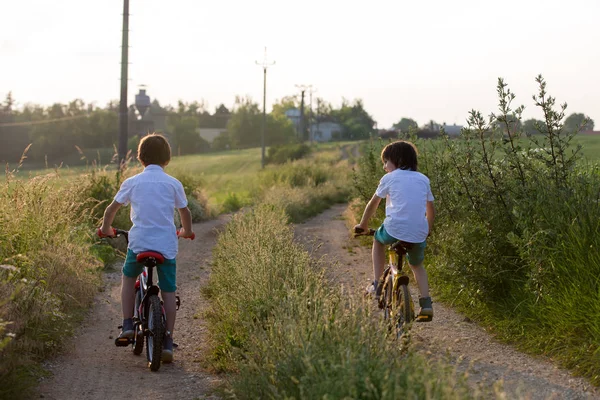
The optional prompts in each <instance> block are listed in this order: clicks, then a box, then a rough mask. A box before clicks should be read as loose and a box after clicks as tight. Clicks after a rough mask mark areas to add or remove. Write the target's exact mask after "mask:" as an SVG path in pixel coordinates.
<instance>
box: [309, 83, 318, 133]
mask: <svg viewBox="0 0 600 400" xmlns="http://www.w3.org/2000/svg"><path fill="white" fill-rule="evenodd" d="M316 92H317V89H313V87H312V85H311V86H310V89H309V92H308V93H309V96H310V97H309V98H310V100H309V102H310V103H309V104H310V114H309V117H308V139H309V141H310V144H312V142H313V108H312V95H313V93H316Z"/></svg>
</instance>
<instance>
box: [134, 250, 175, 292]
mask: <svg viewBox="0 0 600 400" xmlns="http://www.w3.org/2000/svg"><path fill="white" fill-rule="evenodd" d="M136 257H137V254H136V253H134V252H133V251H131V249H127V257H126V258H125V264H123V275H125V276H127V277H129V278H137V276H138V275H139V274H141V273H142V271H143V269H144V264H140V263H139V262H137V260H136ZM156 270H157V272H158V287H159V288H160V290H162V291H163V292H174V291H176V290H177V274H176V270H177V266H176V264H175V259H172V260H168V259H166V258H165V262H164V263H162V264H160V265H157V266H156Z"/></svg>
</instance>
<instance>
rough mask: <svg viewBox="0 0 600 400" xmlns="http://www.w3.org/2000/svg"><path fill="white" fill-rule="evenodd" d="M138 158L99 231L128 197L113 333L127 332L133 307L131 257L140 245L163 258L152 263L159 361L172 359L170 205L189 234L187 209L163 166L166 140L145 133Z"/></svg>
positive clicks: (137, 268)
mask: <svg viewBox="0 0 600 400" xmlns="http://www.w3.org/2000/svg"><path fill="white" fill-rule="evenodd" d="M138 160H139V161H140V163H141V164H142V165H143V166H144V170H143V171H142V172H141V173H139V174H137V175H135V176H132V177H131V178H129V179H126V180H125V181H124V182H123V184H122V185H121V188H120V189H119V191H118V193H117V194H116V196H115V198H114V200H113V202H112V203H111V204H110V205H109V206H108V207H107V208H106V210H105V211H104V219H103V221H102V226H101V227H100V230H101V232H102V234H103V235H106V236H113V230H112V227H111V224H112V222H113V220H114V218H115V215H116V214H117V211H118V210H119V208H121V206H123V205H127V204H129V203H131V214H130V216H131V222H133V226H132V227H131V230H130V231H129V245H128V248H127V257H126V258H125V263H124V265H123V275H122V280H121V307H122V310H123V328H122V331H121V333H120V335H119V337H121V338H122V337H125V338H133V336H134V324H133V308H134V302H135V281H136V278H137V276H138V275H139V274H140V273H141V272H142V269H143V265H142V264H140V263H138V262H137V261H136V257H137V254H139V253H141V252H144V251H156V252H159V253H161V254H162V255H163V256H164V258H165V262H164V263H163V264H161V265H159V266H157V272H158V279H159V287H160V290H161V292H162V299H163V302H164V308H165V312H166V319H167V321H166V326H167V334H166V337H165V339H164V342H163V347H164V349H163V352H162V361H163V362H171V361H173V330H174V328H175V315H176V307H177V305H176V302H177V300H176V296H175V290H176V289H177V284H176V282H177V280H176V263H175V257H176V255H177V245H178V243H177V230H176V227H175V222H174V212H173V210H174V209H177V211H178V212H179V216H180V218H181V225H182V228H181V229H180V231H179V236H180V237H191V236H192V235H193V230H192V215H191V212H190V210H189V209H188V207H187V198H186V196H185V192H184V190H183V185H182V184H181V182H179V181H178V180H177V179H175V178H173V177H172V176H170V175H167V174H166V173H165V172H164V168H165V167H166V166H167V164H169V161H170V160H171V147H170V146H169V142H167V140H166V139H165V138H164V137H163V136H161V135H157V134H151V135H147V136H145V137H144V138H142V140H141V141H140V144H139V147H138Z"/></svg>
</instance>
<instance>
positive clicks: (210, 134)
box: [196, 128, 227, 143]
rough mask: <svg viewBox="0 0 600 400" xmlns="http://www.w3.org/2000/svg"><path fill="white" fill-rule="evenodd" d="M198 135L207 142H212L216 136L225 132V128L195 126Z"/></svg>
mask: <svg viewBox="0 0 600 400" xmlns="http://www.w3.org/2000/svg"><path fill="white" fill-rule="evenodd" d="M196 132H198V135H200V137H201V138H202V139H204V140H206V141H207V142H208V143H212V142H213V140H215V138H216V137H217V136H219V135H220V134H222V133H225V132H227V128H197V129H196Z"/></svg>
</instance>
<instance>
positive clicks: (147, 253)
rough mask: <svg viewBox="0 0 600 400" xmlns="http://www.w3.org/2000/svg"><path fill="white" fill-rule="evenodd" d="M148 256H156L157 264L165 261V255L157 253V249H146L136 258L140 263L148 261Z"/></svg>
mask: <svg viewBox="0 0 600 400" xmlns="http://www.w3.org/2000/svg"><path fill="white" fill-rule="evenodd" d="M147 258H154V259H156V263H157V264H162V263H164V262H165V257H163V255H162V254H160V253H157V252H155V251H144V252H142V253H140V254H138V255H137V257H136V260H137V262H139V263H142V264H143V263H144V261H146V259H147Z"/></svg>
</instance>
